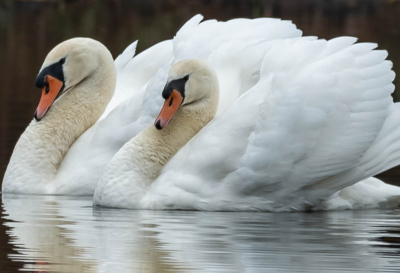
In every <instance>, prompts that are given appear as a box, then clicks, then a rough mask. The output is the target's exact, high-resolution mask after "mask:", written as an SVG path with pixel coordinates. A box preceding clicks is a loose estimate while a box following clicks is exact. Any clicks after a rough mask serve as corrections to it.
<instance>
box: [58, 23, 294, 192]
mask: <svg viewBox="0 0 400 273" xmlns="http://www.w3.org/2000/svg"><path fill="white" fill-rule="evenodd" d="M202 19H203V16H201V15H196V16H194V17H193V18H192V19H190V20H189V21H188V22H186V23H185V25H184V26H183V27H182V28H181V29H180V30H179V31H178V32H177V34H176V36H175V37H174V39H173V40H172V41H165V42H162V43H159V44H157V45H155V46H153V47H151V48H149V49H148V50H146V51H144V52H142V53H140V54H139V55H137V56H136V57H134V58H133V59H132V56H133V55H134V48H135V46H136V44H135V43H133V44H132V45H130V46H129V47H128V48H127V49H126V50H125V51H124V52H123V53H122V54H121V55H120V56H119V57H118V58H117V59H116V61H115V63H116V67H117V71H118V73H117V88H116V92H115V95H114V97H113V98H112V100H111V101H110V103H109V105H108V106H107V109H106V112H105V113H104V114H103V117H102V118H100V120H99V121H98V122H97V123H96V124H95V125H94V126H93V127H91V128H90V129H89V130H87V131H86V132H85V133H84V134H83V135H82V136H81V137H80V138H79V139H78V140H77V141H76V142H75V143H74V144H73V145H72V146H71V148H70V150H69V152H68V154H67V155H66V157H65V159H64V160H63V162H62V164H61V167H60V169H59V172H58V174H57V179H56V180H58V181H59V183H54V185H55V187H57V189H56V190H55V191H56V192H59V193H69V194H71V193H73V194H93V192H94V190H95V188H96V184H97V181H98V180H99V178H100V176H101V174H102V173H103V171H104V170H105V168H106V166H107V164H108V162H109V161H110V160H111V158H112V157H113V156H114V154H115V153H116V152H117V151H118V150H119V149H120V148H121V147H122V146H123V145H124V144H125V143H126V142H127V141H129V140H130V139H131V138H132V137H134V136H135V135H136V134H138V133H139V132H141V131H142V130H143V129H144V128H146V127H147V126H149V125H150V124H151V123H152V122H153V121H154V119H155V117H156V116H157V115H158V113H159V110H160V109H161V105H162V103H163V98H162V96H161V92H162V90H163V88H164V85H165V83H166V81H167V76H168V71H169V69H170V67H171V65H172V64H173V63H175V62H177V61H179V60H182V59H186V58H206V59H207V58H209V57H210V56H211V58H212V59H213V61H214V63H215V64H216V65H219V67H220V70H223V67H224V65H225V66H226V62H223V60H226V59H227V58H221V57H218V56H219V55H220V54H213V53H214V52H221V51H223V50H224V48H227V47H228V46H232V45H233V46H234V45H242V44H243V43H250V42H252V43H254V44H259V43H262V42H267V41H271V40H276V39H283V38H293V37H300V36H301V31H300V30H298V29H297V28H296V26H295V25H294V24H293V23H291V22H290V21H282V20H279V19H271V18H261V19H256V20H250V19H234V20H230V21H227V22H218V21H216V20H208V21H204V22H201V23H200V21H201V20H202ZM212 56H214V57H212ZM239 91H240V90H239ZM239 91H238V92H236V94H232V95H231V96H230V95H229V94H228V92H227V93H226V94H225V96H224V98H222V99H224V100H225V99H226V98H228V97H237V96H238V95H239V94H240V92H239ZM232 102H233V101H232ZM225 105H230V103H228V102H226V103H225ZM65 181H68V182H65ZM70 181H74V182H73V183H71V182H70ZM83 189H84V190H83Z"/></svg>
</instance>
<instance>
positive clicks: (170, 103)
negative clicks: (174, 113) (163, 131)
mask: <svg viewBox="0 0 400 273" xmlns="http://www.w3.org/2000/svg"><path fill="white" fill-rule="evenodd" d="M173 101H174V97H171V100H170V101H169V105H168V106H169V107H171V105H172V102H173Z"/></svg>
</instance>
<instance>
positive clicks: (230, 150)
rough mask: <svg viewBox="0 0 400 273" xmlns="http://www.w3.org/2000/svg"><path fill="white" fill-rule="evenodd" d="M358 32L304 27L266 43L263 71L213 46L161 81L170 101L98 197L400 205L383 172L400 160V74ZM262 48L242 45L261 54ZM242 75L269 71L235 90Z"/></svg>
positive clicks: (174, 203)
mask: <svg viewBox="0 0 400 273" xmlns="http://www.w3.org/2000/svg"><path fill="white" fill-rule="evenodd" d="M355 42H356V39H355V38H352V37H339V38H336V39H332V40H329V41H326V40H318V39H316V38H315V37H304V38H303V37H302V38H294V39H281V40H276V41H272V42H269V43H265V44H262V46H261V47H262V48H264V49H265V54H264V55H263V56H262V58H261V59H262V61H260V63H258V64H259V68H258V69H259V70H258V74H257V71H254V66H252V68H253V70H251V71H252V73H246V72H248V71H246V69H245V68H244V69H243V70H242V71H241V73H240V74H236V76H235V74H231V75H230V76H231V77H223V78H219V77H218V73H217V72H216V71H215V70H214V68H213V67H214V65H211V62H212V61H214V60H212V58H210V62H208V61H205V60H199V59H185V60H182V61H180V62H177V63H175V64H174V65H173V66H172V67H171V69H170V71H169V76H168V79H167V81H166V82H167V83H166V85H165V88H164V89H163V90H162V92H160V91H161V90H160V91H159V96H160V95H161V96H162V98H163V99H164V105H163V107H162V109H161V112H160V113H159V115H158V117H157V118H156V119H155V121H154V125H150V126H149V127H147V128H146V129H145V130H144V131H142V132H141V133H139V134H138V135H136V137H134V138H132V139H131V140H130V141H128V142H127V143H126V144H125V145H124V146H123V147H122V148H121V149H120V150H119V151H118V152H117V153H116V154H115V156H114V157H113V158H112V160H111V161H110V163H109V165H108V166H107V169H106V171H105V172H104V174H103V175H102V177H101V179H100V181H99V183H98V184H97V188H96V190H95V193H94V197H93V203H94V205H98V206H106V207H115V208H128V209H187V210H209V211H303V210H310V209H316V210H318V209H341V208H342V209H346V208H371V207H385V208H388V207H396V206H398V205H399V204H400V188H398V187H394V186H391V185H386V184H384V183H383V182H381V181H379V180H377V179H375V178H371V176H373V175H376V174H378V173H380V172H383V171H385V170H387V169H389V168H391V167H394V166H396V165H398V164H400V149H399V147H400V123H399V122H398V117H399V116H400V104H399V103H393V99H392V97H391V93H392V92H393V91H394V85H393V84H392V81H393V79H394V77H395V74H394V72H393V71H392V63H391V62H390V61H388V60H385V59H386V57H387V52H386V51H384V50H374V49H375V48H376V46H377V45H376V44H372V43H359V44H356V43H355ZM259 52H260V51H259V50H256V51H255V50H252V49H251V50H247V52H246V50H245V51H241V54H237V55H236V57H238V58H242V60H245V61H249V60H252V59H253V60H254V59H260V55H258V53H259ZM217 63H218V62H217ZM235 65H237V66H241V67H242V68H243V63H242V62H238V61H237V60H233V61H232V62H229V66H226V69H228V71H230V72H232V71H233V70H232V68H234V66H235ZM229 69H231V70H229ZM228 75H229V73H228ZM237 75H247V77H249V76H251V75H253V76H254V75H257V80H256V82H255V83H254V84H253V85H252V86H251V85H250V88H248V89H247V90H245V91H242V92H231V93H229V92H227V91H226V90H224V89H226V88H234V87H235V86H241V84H242V79H241V78H240V77H238V76H237ZM229 81H231V82H230V83H228V82H229ZM219 93H220V94H219ZM232 94H236V96H234V98H233V100H234V103H233V104H232V105H230V106H229V107H227V108H226V109H224V110H223V111H222V112H220V111H219V109H218V108H219V107H221V105H220V104H219V102H218V99H221V98H224V96H225V95H229V96H233V95H232ZM161 96H160V97H161ZM160 108H161V107H160ZM357 182H358V183H357ZM346 187H348V188H346ZM357 193H359V196H358V197H357ZM374 195H376V196H374Z"/></svg>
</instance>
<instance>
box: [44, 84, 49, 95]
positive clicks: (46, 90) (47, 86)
mask: <svg viewBox="0 0 400 273" xmlns="http://www.w3.org/2000/svg"><path fill="white" fill-rule="evenodd" d="M49 91H50V86H49V83H47V82H46V89H45V92H46V94H48V93H49Z"/></svg>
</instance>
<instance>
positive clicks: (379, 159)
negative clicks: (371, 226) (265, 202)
mask: <svg viewBox="0 0 400 273" xmlns="http://www.w3.org/2000/svg"><path fill="white" fill-rule="evenodd" d="M399 117H400V103H395V104H393V105H392V106H391V107H390V113H389V115H388V117H387V118H386V120H385V122H384V124H383V126H382V129H381V131H380V132H379V135H378V137H377V138H376V140H375V141H374V143H373V144H372V146H371V148H369V149H368V150H367V152H366V153H365V155H364V156H363V157H362V158H361V161H360V164H359V165H358V167H357V168H355V169H353V170H351V171H348V172H346V173H344V174H343V175H341V176H338V177H336V179H334V180H336V182H339V180H341V181H346V182H347V183H346V184H347V185H350V186H348V187H346V188H344V189H342V190H339V191H337V192H336V193H335V194H333V195H332V196H330V197H329V198H328V199H326V200H325V201H324V202H322V203H321V204H319V205H318V206H316V207H314V210H345V209H374V208H382V209H388V208H397V207H399V206H400V187H398V186H393V185H390V184H386V183H384V182H382V181H381V180H379V179H377V178H375V177H372V176H374V175H377V174H380V173H382V172H384V171H387V170H389V169H391V168H393V167H395V166H397V165H400V122H399ZM330 182H334V181H330ZM339 183H340V182H339ZM353 183H355V184H353ZM332 184H335V183H332ZM352 184H353V185H352Z"/></svg>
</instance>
